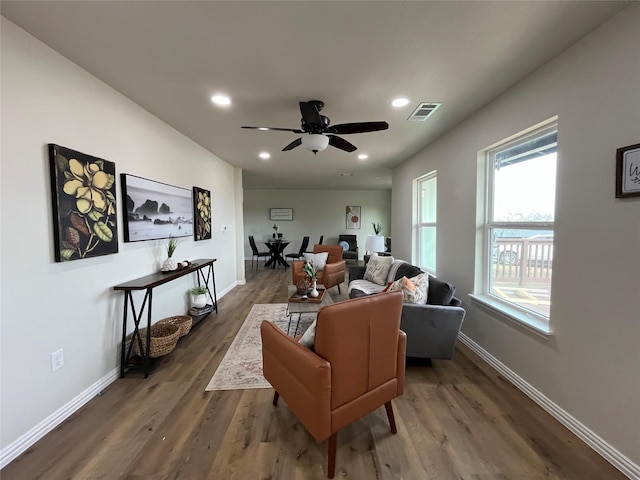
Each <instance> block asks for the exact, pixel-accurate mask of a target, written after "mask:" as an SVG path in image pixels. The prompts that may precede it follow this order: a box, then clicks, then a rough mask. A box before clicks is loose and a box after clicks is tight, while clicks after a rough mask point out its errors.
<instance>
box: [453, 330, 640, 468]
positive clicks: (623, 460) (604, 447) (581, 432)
mask: <svg viewBox="0 0 640 480" xmlns="http://www.w3.org/2000/svg"><path fill="white" fill-rule="evenodd" d="M458 339H459V340H460V341H461V342H462V343H464V344H465V345H466V346H467V347H469V348H470V349H471V350H473V352H474V353H476V354H477V355H478V356H479V357H480V358H482V359H483V360H484V361H485V362H487V363H488V364H489V365H491V367H493V368H494V369H495V370H496V371H498V372H499V373H500V374H501V375H503V376H504V377H505V378H506V379H507V380H509V381H510V382H511V383H512V384H513V385H515V386H516V387H517V388H518V389H520V390H521V391H522V392H523V393H524V394H525V395H526V396H528V397H529V398H530V399H531V400H533V401H534V402H536V403H537V404H538V405H540V407H542V408H543V409H544V410H545V411H546V412H547V413H549V414H550V415H551V416H552V417H553V418H555V419H556V420H558V421H559V422H560V423H561V424H562V425H564V426H565V427H567V428H568V429H569V430H571V432H573V433H574V434H575V435H576V436H577V437H578V438H580V439H581V440H582V441H583V442H585V443H586V444H587V445H589V446H590V447H591V448H592V449H593V450H595V451H596V452H597V453H599V454H600V455H601V456H602V457H603V458H604V459H605V460H607V461H608V462H609V463H611V465H613V466H614V467H616V468H617V469H618V470H620V471H621V472H622V473H623V474H624V475H626V476H627V477H629V478H630V479H632V480H640V465H637V464H635V463H633V462H632V461H631V460H630V459H629V458H627V457H626V456H624V455H623V454H622V453H620V452H619V451H618V450H616V449H615V448H613V447H612V446H611V445H609V444H608V443H607V442H606V441H605V440H604V439H602V438H601V437H599V436H598V435H597V434H596V433H594V432H593V431H592V430H590V429H589V428H588V427H586V426H585V425H583V424H582V423H580V422H579V421H578V420H576V419H575V418H574V417H572V416H571V415H570V414H569V413H568V412H567V411H565V410H563V409H562V408H560V407H559V406H558V405H556V404H555V403H553V402H552V401H551V400H550V399H549V398H547V397H545V396H544V395H543V394H542V393H541V392H540V391H538V390H536V389H535V388H534V387H533V386H531V385H530V384H528V383H527V382H526V381H524V379H522V378H521V377H520V376H518V375H517V374H516V373H515V372H513V371H512V370H510V369H509V368H507V366H506V365H504V364H503V363H502V362H500V361H499V360H498V359H497V358H495V357H494V356H493V355H491V354H490V353H489V352H487V351H486V350H484V349H483V348H482V347H481V346H480V345H478V344H477V343H476V342H474V341H473V340H471V339H470V338H469V337H468V336H466V335H465V334H464V333H462V332H460V333H459V334H458Z"/></svg>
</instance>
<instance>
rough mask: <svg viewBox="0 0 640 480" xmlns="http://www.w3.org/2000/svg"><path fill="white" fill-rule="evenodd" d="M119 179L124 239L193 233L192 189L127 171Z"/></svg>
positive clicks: (149, 238)
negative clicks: (122, 205)
mask: <svg viewBox="0 0 640 480" xmlns="http://www.w3.org/2000/svg"><path fill="white" fill-rule="evenodd" d="M120 180H121V183H122V185H121V186H122V200H123V202H124V204H125V208H123V209H122V212H123V215H124V223H123V225H124V228H123V230H124V241H125V242H140V241H144V240H157V239H160V238H169V237H190V236H192V235H193V200H192V197H191V190H189V189H188V188H181V187H174V186H173V185H167V184H166V183H160V182H156V181H155V180H148V179H146V178H142V177H136V176H135V175H129V174H126V173H122V174H120Z"/></svg>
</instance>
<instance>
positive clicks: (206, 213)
mask: <svg viewBox="0 0 640 480" xmlns="http://www.w3.org/2000/svg"><path fill="white" fill-rule="evenodd" d="M193 216H194V222H195V225H194V228H193V233H194V235H195V240H196V242H197V241H198V240H209V239H210V238H211V192H210V191H209V190H205V189H204V188H200V187H193Z"/></svg>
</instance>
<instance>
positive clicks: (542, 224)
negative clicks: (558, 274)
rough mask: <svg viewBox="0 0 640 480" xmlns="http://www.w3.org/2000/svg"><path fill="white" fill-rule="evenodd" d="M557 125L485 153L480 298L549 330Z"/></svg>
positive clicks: (527, 321)
mask: <svg viewBox="0 0 640 480" xmlns="http://www.w3.org/2000/svg"><path fill="white" fill-rule="evenodd" d="M557 136H558V129H557V123H555V122H554V123H552V124H547V125H545V126H544V127H541V128H538V129H536V130H534V131H532V132H529V133H527V134H524V135H521V136H519V137H517V138H516V139H514V140H511V141H508V142H505V143H503V144H501V145H499V146H498V147H496V148H493V149H491V150H489V151H487V153H486V163H487V175H486V179H487V188H486V192H487V199H486V200H487V202H486V205H487V208H486V210H485V215H486V218H485V227H484V248H485V255H484V258H485V261H484V278H485V282H484V289H483V290H484V292H483V293H484V296H485V297H489V299H490V301H491V303H492V305H494V306H495V307H496V308H498V309H499V310H502V311H503V312H508V314H509V316H513V317H515V318H516V319H518V320H521V321H523V322H525V323H526V324H529V325H530V326H533V327H534V328H538V329H540V330H542V331H545V332H548V331H549V328H548V326H549V311H550V306H551V278H552V274H553V238H554V212H555V186H556V148H557Z"/></svg>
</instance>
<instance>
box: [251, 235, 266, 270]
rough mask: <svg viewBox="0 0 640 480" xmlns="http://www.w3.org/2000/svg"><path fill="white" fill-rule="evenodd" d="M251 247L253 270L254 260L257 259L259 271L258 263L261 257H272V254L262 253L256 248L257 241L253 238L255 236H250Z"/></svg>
mask: <svg viewBox="0 0 640 480" xmlns="http://www.w3.org/2000/svg"><path fill="white" fill-rule="evenodd" d="M249 245H250V246H251V252H252V255H251V270H253V259H254V258H255V259H256V270H257V269H258V261H259V260H260V257H270V256H271V253H270V252H266V251H264V252H261V251H259V250H258V247H256V241H255V240H254V238H253V235H249Z"/></svg>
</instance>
